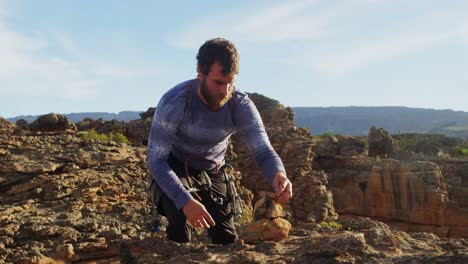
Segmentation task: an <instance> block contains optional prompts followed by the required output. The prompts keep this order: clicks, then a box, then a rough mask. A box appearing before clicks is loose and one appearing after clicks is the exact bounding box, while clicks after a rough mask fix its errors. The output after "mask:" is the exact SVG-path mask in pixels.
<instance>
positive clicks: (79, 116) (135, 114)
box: [7, 111, 143, 123]
mask: <svg viewBox="0 0 468 264" xmlns="http://www.w3.org/2000/svg"><path fill="white" fill-rule="evenodd" d="M140 113H143V111H121V112H119V113H117V114H116V113H108V112H84V113H70V114H63V115H64V116H66V117H68V118H69V119H70V120H71V121H72V122H74V123H76V122H79V121H81V120H83V119H85V118H92V119H94V120H96V119H99V118H102V119H104V120H107V121H109V120H112V119H117V120H119V121H125V122H129V121H132V120H136V119H140ZM39 116H40V115H34V116H33V115H26V116H25V115H22V116H16V117H12V118H7V119H8V120H10V121H11V122H13V123H15V122H16V121H18V120H20V119H24V120H26V121H27V122H28V123H32V122H34V121H35V120H36V119H37V118H38V117H39Z"/></svg>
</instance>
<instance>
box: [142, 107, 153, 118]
mask: <svg viewBox="0 0 468 264" xmlns="http://www.w3.org/2000/svg"><path fill="white" fill-rule="evenodd" d="M154 112H156V107H150V108H148V110H146V112H143V113H140V118H141V120H146V119H150V120H153V116H154Z"/></svg>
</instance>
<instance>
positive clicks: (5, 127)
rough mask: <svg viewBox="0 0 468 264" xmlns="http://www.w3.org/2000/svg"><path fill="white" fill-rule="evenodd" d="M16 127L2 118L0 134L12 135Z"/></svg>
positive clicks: (0, 120) (0, 119)
mask: <svg viewBox="0 0 468 264" xmlns="http://www.w3.org/2000/svg"><path fill="white" fill-rule="evenodd" d="M15 127H16V126H15V125H14V124H13V123H11V122H10V121H8V120H6V119H5V118H3V117H1V116H0V134H10V133H11V132H12V131H13V130H14V129H15Z"/></svg>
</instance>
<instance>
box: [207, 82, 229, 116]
mask: <svg viewBox="0 0 468 264" xmlns="http://www.w3.org/2000/svg"><path fill="white" fill-rule="evenodd" d="M200 94H201V95H202V96H203V98H204V99H205V101H206V103H207V107H208V108H209V109H211V110H218V109H220V108H221V107H223V106H224V105H225V104H226V103H227V102H228V101H229V99H231V96H232V92H231V91H229V92H228V93H227V95H226V96H224V97H222V96H216V95H215V94H213V93H211V92H210V90H209V89H208V84H207V82H206V78H201V79H200Z"/></svg>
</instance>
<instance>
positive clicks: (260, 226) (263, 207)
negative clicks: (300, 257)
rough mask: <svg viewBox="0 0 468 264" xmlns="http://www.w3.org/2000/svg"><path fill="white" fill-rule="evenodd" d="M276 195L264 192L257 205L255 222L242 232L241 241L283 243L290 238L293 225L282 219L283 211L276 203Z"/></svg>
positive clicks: (255, 207)
mask: <svg viewBox="0 0 468 264" xmlns="http://www.w3.org/2000/svg"><path fill="white" fill-rule="evenodd" d="M275 198H276V197H275V194H274V193H268V192H262V193H261V194H260V199H259V200H258V201H257V202H256V203H255V206H254V215H255V220H256V221H255V222H253V223H251V224H249V225H248V226H247V227H246V230H245V231H243V232H242V234H241V239H243V240H244V241H245V242H247V243H253V242H259V241H281V240H283V239H285V238H287V237H288V234H289V230H291V227H292V226H291V223H289V221H287V220H285V219H283V218H281V217H282V216H283V209H282V206H281V204H279V203H278V202H276V200H275Z"/></svg>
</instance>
